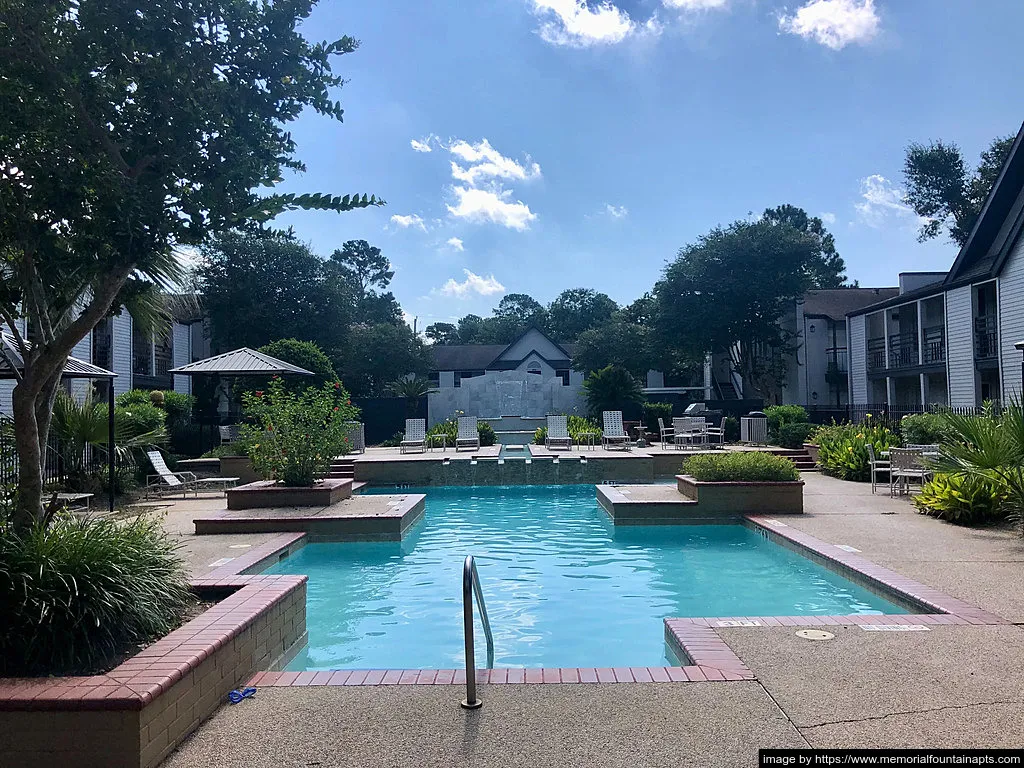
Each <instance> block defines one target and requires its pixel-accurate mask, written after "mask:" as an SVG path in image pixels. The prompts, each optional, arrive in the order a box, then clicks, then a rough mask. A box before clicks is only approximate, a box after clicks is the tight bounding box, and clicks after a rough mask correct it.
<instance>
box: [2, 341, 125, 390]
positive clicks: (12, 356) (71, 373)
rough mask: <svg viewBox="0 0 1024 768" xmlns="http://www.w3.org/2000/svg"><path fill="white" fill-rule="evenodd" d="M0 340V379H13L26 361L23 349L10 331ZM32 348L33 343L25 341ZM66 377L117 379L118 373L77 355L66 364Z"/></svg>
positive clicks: (62, 374)
mask: <svg viewBox="0 0 1024 768" xmlns="http://www.w3.org/2000/svg"><path fill="white" fill-rule="evenodd" d="M2 337H3V338H2V340H0V379H13V378H16V377H15V375H14V371H15V369H21V368H23V367H24V365H25V361H24V360H23V359H22V357H21V350H19V349H18V343H17V342H16V341H15V340H14V337H13V336H11V335H10V334H9V333H3V334H2ZM25 343H26V345H28V346H29V347H30V348H31V346H32V345H31V344H29V343H28V342H25ZM61 378H64V379H116V378H117V374H116V373H114V372H113V371H108V370H107V369H106V368H100V367H99V366H98V365H93V364H92V363H87V362H85V361H84V360H79V359H78V358H77V357H69V358H68V361H67V363H65V364H64V372H63V373H61Z"/></svg>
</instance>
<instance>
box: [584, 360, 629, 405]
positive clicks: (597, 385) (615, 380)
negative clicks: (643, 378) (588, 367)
mask: <svg viewBox="0 0 1024 768" xmlns="http://www.w3.org/2000/svg"><path fill="white" fill-rule="evenodd" d="M583 392H584V395H585V396H586V398H587V410H588V411H589V413H590V415H591V416H593V417H594V418H600V417H601V413H602V411H621V410H624V409H625V408H628V407H629V406H631V405H637V404H639V403H641V402H643V399H644V395H643V391H642V390H641V389H640V384H639V383H638V382H637V380H636V379H635V378H633V375H632V374H631V373H630V372H629V371H627V370H626V369H625V368H622V367H621V366H617V365H609V366H607V367H606V368H602V369H601V370H599V371H594V372H593V373H592V374H590V375H589V376H588V377H587V379H586V381H584V382H583Z"/></svg>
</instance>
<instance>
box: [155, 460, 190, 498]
mask: <svg viewBox="0 0 1024 768" xmlns="http://www.w3.org/2000/svg"><path fill="white" fill-rule="evenodd" d="M146 456H147V457H149V463H150V464H152V465H153V469H154V471H156V474H155V475H147V476H146V496H150V495H154V496H160V495H163V494H165V493H181V497H182V498H185V496H186V494H188V492H189V491H191V492H193V493H195V494H197V495H198V492H199V489H198V486H197V484H196V475H195V473H194V472H171V470H170V468H169V467H168V466H167V462H165V461H164V457H163V454H162V453H160V451H147V452H146Z"/></svg>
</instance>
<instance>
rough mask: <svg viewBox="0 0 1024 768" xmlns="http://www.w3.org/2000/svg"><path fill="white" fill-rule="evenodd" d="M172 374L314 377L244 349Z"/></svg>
mask: <svg viewBox="0 0 1024 768" xmlns="http://www.w3.org/2000/svg"><path fill="white" fill-rule="evenodd" d="M170 372H171V373H177V374H181V375H183V376H195V375H201V374H207V373H211V374H220V375H222V376H233V375H246V374H250V373H290V374H298V375H301V376H312V375H314V374H313V372H312V371H307V370H306V369H305V368H299V366H297V365H292V364H291V363H286V362H285V361H284V360H278V359H277V358H276V357H271V356H270V355H265V354H263V353H262V352H257V351H256V350H255V349H249V348H248V347H242V348H241V349H236V350H234V351H232V352H225V353H224V354H222V355H214V356H213V357H208V358H206V359H205V360H197V361H196V362H194V363H189V364H188V365H183V366H181V367H180V368H172V369H171V371H170Z"/></svg>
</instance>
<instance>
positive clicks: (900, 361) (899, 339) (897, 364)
mask: <svg viewBox="0 0 1024 768" xmlns="http://www.w3.org/2000/svg"><path fill="white" fill-rule="evenodd" d="M918 364H919V358H918V347H917V329H916V328H915V329H914V330H913V331H909V332H907V333H894V334H893V335H891V336H890V337H889V367H890V368H911V367H913V366H915V365H918Z"/></svg>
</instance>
